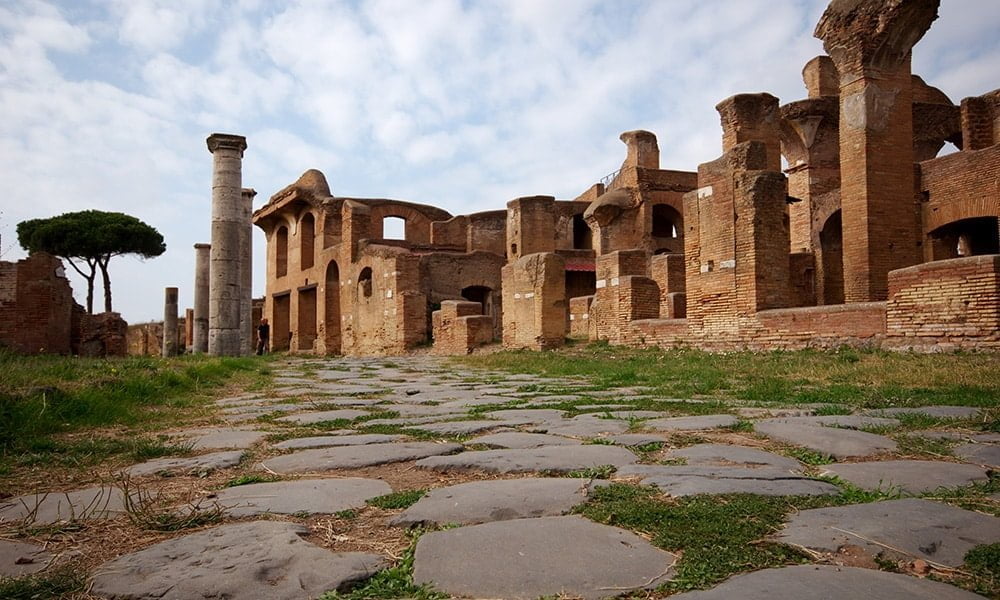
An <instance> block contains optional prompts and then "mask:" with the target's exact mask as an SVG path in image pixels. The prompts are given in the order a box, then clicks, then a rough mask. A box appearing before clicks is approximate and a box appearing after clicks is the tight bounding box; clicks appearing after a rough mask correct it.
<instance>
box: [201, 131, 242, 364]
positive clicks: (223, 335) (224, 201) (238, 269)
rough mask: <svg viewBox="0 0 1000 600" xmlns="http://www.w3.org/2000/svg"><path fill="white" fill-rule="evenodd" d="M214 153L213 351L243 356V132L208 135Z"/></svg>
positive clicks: (210, 331) (210, 345) (210, 340)
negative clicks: (241, 241) (239, 133)
mask: <svg viewBox="0 0 1000 600" xmlns="http://www.w3.org/2000/svg"><path fill="white" fill-rule="evenodd" d="M207 144H208V150H209V152H211V153H212V159H213V168H212V253H211V262H212V267H211V283H210V285H209V292H208V295H209V310H208V353H209V354H211V355H213V356H238V355H240V354H241V353H242V351H243V343H242V338H243V335H242V333H243V332H242V329H241V328H240V327H241V325H242V323H241V319H240V310H241V308H242V305H241V298H242V277H243V275H242V269H243V266H242V263H243V260H244V258H245V257H244V256H243V255H242V254H241V253H240V252H241V246H240V240H241V239H242V237H243V235H244V230H245V229H246V228H247V226H248V223H247V221H248V219H249V215H245V214H244V213H245V210H244V208H243V198H242V188H243V185H242V182H243V151H244V150H246V147H247V141H246V138H245V137H243V136H241V135H229V134H223V133H213V134H212V135H210V136H209V137H208V140H207Z"/></svg>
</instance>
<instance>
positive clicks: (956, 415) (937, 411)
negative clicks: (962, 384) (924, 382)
mask: <svg viewBox="0 0 1000 600" xmlns="http://www.w3.org/2000/svg"><path fill="white" fill-rule="evenodd" d="M980 410H982V409H981V408H979V407H976V406H915V407H898V408H879V409H874V410H869V411H867V412H868V414H872V415H887V416H890V417H891V416H895V415H912V414H924V415H928V416H931V417H939V418H942V419H967V418H969V417H974V416H976V415H978V414H979V411H980Z"/></svg>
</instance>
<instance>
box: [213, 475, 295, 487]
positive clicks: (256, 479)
mask: <svg viewBox="0 0 1000 600" xmlns="http://www.w3.org/2000/svg"><path fill="white" fill-rule="evenodd" d="M274 481H281V477H279V476H277V475H260V474H257V473H246V474H244V475H240V476H239V477H233V478H232V479H230V480H229V481H227V482H225V483H224V484H222V487H223V488H231V487H239V486H241V485H251V484H254V483H272V482H274Z"/></svg>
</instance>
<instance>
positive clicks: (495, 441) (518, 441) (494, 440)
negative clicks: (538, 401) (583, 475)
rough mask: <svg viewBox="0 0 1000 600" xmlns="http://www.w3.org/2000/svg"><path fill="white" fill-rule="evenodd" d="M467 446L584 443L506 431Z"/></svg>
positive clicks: (540, 434) (481, 437)
mask: <svg viewBox="0 0 1000 600" xmlns="http://www.w3.org/2000/svg"><path fill="white" fill-rule="evenodd" d="M466 443H467V444H481V445H483V446H492V447H494V448H541V447H542V446H579V445H580V444H582V443H583V442H581V441H580V440H575V439H573V438H567V437H562V436H558V435H548V434H544V433H525V432H521V431H504V432H501V433H491V434H489V435H481V436H479V437H476V438H472V439H471V440H469V441H468V442H466Z"/></svg>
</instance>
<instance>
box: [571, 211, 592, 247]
mask: <svg viewBox="0 0 1000 600" xmlns="http://www.w3.org/2000/svg"><path fill="white" fill-rule="evenodd" d="M573 249H574V250H593V249H594V236H593V233H592V232H591V231H590V225H587V220H586V219H584V218H583V215H582V214H581V215H573Z"/></svg>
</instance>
